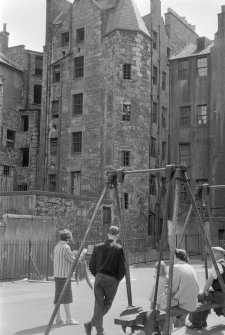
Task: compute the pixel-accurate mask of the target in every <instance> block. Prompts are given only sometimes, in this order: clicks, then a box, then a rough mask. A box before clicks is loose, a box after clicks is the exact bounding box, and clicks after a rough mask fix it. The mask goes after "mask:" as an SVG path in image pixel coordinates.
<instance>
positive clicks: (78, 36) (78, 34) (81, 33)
mask: <svg viewBox="0 0 225 335" xmlns="http://www.w3.org/2000/svg"><path fill="white" fill-rule="evenodd" d="M81 37H83V38H81ZM84 41H85V29H84V27H82V28H78V29H76V43H78V44H79V43H83V42H84Z"/></svg>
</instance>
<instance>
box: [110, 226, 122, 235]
mask: <svg viewBox="0 0 225 335" xmlns="http://www.w3.org/2000/svg"><path fill="white" fill-rule="evenodd" d="M108 233H109V234H111V235H115V236H116V235H119V233H120V230H119V228H118V227H117V226H111V227H109V232H108Z"/></svg>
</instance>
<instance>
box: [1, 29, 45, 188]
mask: <svg viewBox="0 0 225 335" xmlns="http://www.w3.org/2000/svg"><path fill="white" fill-rule="evenodd" d="M8 39H9V33H8V32H7V30H6V24H4V25H3V31H1V32H0V157H1V158H0V185H1V192H2V191H15V190H19V191H26V190H28V189H35V188H36V183H37V168H38V165H37V162H38V152H39V131H40V130H39V129H40V110H41V90H42V61H43V55H42V53H40V52H35V51H31V50H26V49H25V47H24V45H18V46H15V47H9V46H8Z"/></svg>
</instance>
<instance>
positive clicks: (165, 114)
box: [162, 107, 167, 128]
mask: <svg viewBox="0 0 225 335" xmlns="http://www.w3.org/2000/svg"><path fill="white" fill-rule="evenodd" d="M166 116H167V108H166V107H162V127H163V128H166Z"/></svg>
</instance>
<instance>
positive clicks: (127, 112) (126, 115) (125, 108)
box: [122, 103, 131, 121]
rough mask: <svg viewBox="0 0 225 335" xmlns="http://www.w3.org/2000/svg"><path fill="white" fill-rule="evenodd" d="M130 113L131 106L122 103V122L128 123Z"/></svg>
mask: <svg viewBox="0 0 225 335" xmlns="http://www.w3.org/2000/svg"><path fill="white" fill-rule="evenodd" d="M130 112H131V105H130V104H127V103H124V104H123V114H122V120H123V121H130Z"/></svg>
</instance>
